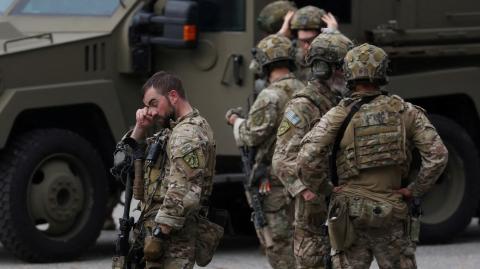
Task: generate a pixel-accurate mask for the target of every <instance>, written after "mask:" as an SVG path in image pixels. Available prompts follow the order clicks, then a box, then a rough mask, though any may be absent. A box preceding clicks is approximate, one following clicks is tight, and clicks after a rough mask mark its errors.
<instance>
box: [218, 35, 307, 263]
mask: <svg viewBox="0 0 480 269" xmlns="http://www.w3.org/2000/svg"><path fill="white" fill-rule="evenodd" d="M254 57H255V58H256V60H257V61H258V62H259V63H260V64H261V66H262V69H263V73H264V74H265V75H266V76H267V78H268V82H269V86H268V87H267V88H265V89H264V90H262V91H261V92H260V94H259V95H258V97H257V99H256V100H255V102H254V103H253V105H252V107H251V109H250V111H249V114H248V118H247V119H243V118H240V116H239V115H237V114H235V113H232V111H231V110H230V111H229V112H227V115H226V118H227V121H228V123H229V124H231V125H233V133H234V137H235V141H236V143H237V145H238V146H248V147H255V148H256V150H257V153H256V155H255V164H254V166H253V170H254V171H255V169H257V168H258V167H260V166H263V165H265V166H266V167H267V177H266V178H264V179H262V184H260V186H259V189H260V191H261V193H263V194H264V195H263V201H262V209H263V211H264V213H265V215H266V219H267V223H268V228H269V230H270V232H271V235H272V239H273V244H272V245H265V248H266V253H267V256H268V260H269V262H270V265H271V266H272V267H273V268H276V269H280V268H285V269H287V268H293V267H294V266H295V262H294V257H293V248H292V230H293V228H292V223H291V217H290V216H289V211H290V210H289V204H290V202H289V198H288V195H287V193H286V191H285V189H284V187H283V185H282V183H281V182H280V181H279V180H278V178H276V177H275V176H273V175H272V174H271V173H270V167H271V161H272V155H273V150H274V145H275V137H276V136H275V134H276V132H277V128H278V126H279V124H280V121H281V120H282V115H283V111H284V109H285V105H286V104H287V102H288V100H290V97H291V96H292V94H294V92H296V91H297V90H300V89H302V88H303V87H304V84H303V83H301V82H300V81H298V80H297V79H296V78H295V76H294V75H293V74H292V73H291V71H293V70H294V69H295V63H294V50H293V47H292V44H291V42H290V40H289V39H288V38H286V37H284V36H281V35H270V36H267V37H266V38H264V39H263V40H261V41H260V42H259V43H258V46H257V48H256V51H255V52H254ZM259 239H260V241H261V242H262V244H265V243H266V242H265V241H264V238H263V236H262V235H261V234H260V235H259Z"/></svg>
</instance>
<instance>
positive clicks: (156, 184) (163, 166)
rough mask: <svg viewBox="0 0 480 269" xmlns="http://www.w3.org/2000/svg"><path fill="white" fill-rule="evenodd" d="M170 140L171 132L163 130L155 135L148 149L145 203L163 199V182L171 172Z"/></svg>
mask: <svg viewBox="0 0 480 269" xmlns="http://www.w3.org/2000/svg"><path fill="white" fill-rule="evenodd" d="M169 138H170V130H168V129H163V130H162V131H161V132H159V133H157V134H155V135H154V137H153V138H152V139H151V140H150V141H149V143H148V147H147V156H146V158H145V162H144V167H143V171H144V175H143V182H144V186H143V189H144V196H143V199H142V200H143V201H144V202H146V203H149V202H151V201H156V202H158V201H160V199H161V181H162V180H163V179H164V178H165V175H166V174H167V173H168V170H169V163H168V156H167V143H168V139H169Z"/></svg>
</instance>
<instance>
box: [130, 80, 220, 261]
mask: <svg viewBox="0 0 480 269" xmlns="http://www.w3.org/2000/svg"><path fill="white" fill-rule="evenodd" d="M143 103H144V104H145V107H144V108H142V109H138V110H137V112H136V124H135V128H134V129H133V131H132V132H131V133H129V134H127V137H128V136H129V137H131V138H133V139H134V140H135V141H136V142H137V143H138V144H139V145H145V143H146V144H147V145H146V146H147V151H146V152H148V153H149V154H151V152H152V149H153V148H155V146H154V145H155V144H156V142H158V141H159V140H161V139H164V137H161V134H164V132H162V133H157V134H155V135H154V136H153V137H149V138H146V137H145V136H146V131H147V129H148V128H149V127H151V126H152V125H153V124H155V123H159V124H160V125H161V127H163V128H169V129H171V134H170V135H169V139H168V143H167V144H166V149H165V151H164V152H158V153H156V154H160V157H159V158H158V160H157V161H154V162H153V163H148V161H146V162H145V163H144V169H143V176H144V177H143V179H144V181H143V184H144V186H143V187H144V188H141V189H143V190H144V192H143V191H141V190H140V193H143V196H141V197H136V198H137V199H139V200H140V202H141V204H140V205H141V209H142V213H141V217H140V220H139V221H138V223H137V226H136V228H135V232H136V233H137V236H138V235H139V234H143V237H145V242H144V244H145V245H144V259H145V262H146V268H165V269H166V268H168V269H170V268H171V269H176V268H178V269H184V268H193V266H194V264H195V261H196V260H198V258H199V257H197V256H196V254H195V253H196V252H197V253H198V249H196V247H197V246H196V243H197V236H198V231H197V229H198V228H199V227H198V225H199V224H198V223H199V221H198V220H199V218H200V217H202V215H204V214H205V211H206V210H207V208H206V205H207V201H208V199H209V196H210V194H211V190H212V178H213V174H214V168H215V141H214V138H213V134H212V130H211V128H210V126H209V124H208V123H207V121H206V120H205V119H204V118H203V117H201V116H200V114H199V112H198V110H197V109H195V108H193V107H192V106H191V105H190V103H189V102H188V100H187V99H186V96H185V91H184V89H183V86H182V83H181V81H180V80H179V79H178V78H177V77H175V76H173V75H171V74H168V73H166V72H158V73H156V74H154V75H153V76H152V77H151V78H150V79H149V80H148V81H147V82H146V83H145V85H144V86H143ZM148 158H149V157H148V156H147V159H148ZM162 163H163V165H162ZM136 172H137V171H136ZM138 187H139V186H134V190H135V188H137V190H138ZM134 195H135V193H134ZM137 195H138V193H137Z"/></svg>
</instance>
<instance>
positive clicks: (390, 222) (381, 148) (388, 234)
mask: <svg viewBox="0 0 480 269" xmlns="http://www.w3.org/2000/svg"><path fill="white" fill-rule="evenodd" d="M387 64H388V58H387V55H386V53H385V52H384V51H383V50H382V49H380V48H378V47H375V46H372V45H369V44H363V45H361V46H358V47H356V48H354V49H352V50H351V51H349V52H348V53H347V55H346V57H345V62H344V72H345V77H346V79H347V82H348V85H349V87H351V89H352V90H353V94H352V95H351V97H350V98H345V99H343V100H342V101H341V102H340V104H339V105H338V106H336V107H334V108H333V109H331V110H330V111H329V112H328V113H327V114H325V116H323V117H322V119H321V120H320V122H318V123H317V124H316V125H315V126H314V128H313V129H312V131H310V132H309V133H308V134H307V135H306V136H305V138H304V139H303V140H302V148H301V150H300V153H299V155H298V157H297V164H298V166H297V174H298V176H299V178H300V179H301V181H302V183H304V184H305V186H306V187H307V188H309V189H310V190H312V191H319V190H320V189H321V188H322V186H323V185H325V184H326V183H325V182H326V181H328V180H329V178H328V174H329V173H328V172H329V171H328V157H327V156H328V155H329V152H330V147H331V146H332V145H335V144H336V143H339V144H338V151H335V152H332V156H335V154H336V157H335V160H334V163H332V164H334V165H332V169H333V168H335V171H332V172H333V173H332V174H333V175H335V173H334V172H336V174H337V175H338V180H339V186H338V187H335V188H334V195H333V197H332V200H331V204H330V211H329V219H328V223H329V235H330V239H331V243H332V248H333V247H334V244H335V245H336V247H335V249H332V253H333V257H332V260H333V265H334V268H355V269H357V268H358V269H361V268H369V267H370V264H371V262H372V260H373V257H375V259H376V260H377V262H378V264H379V267H380V268H402V269H407V268H416V262H415V241H416V240H417V239H418V231H419V227H418V225H419V221H418V220H416V219H415V218H412V215H410V214H409V212H408V204H407V201H409V200H410V199H411V198H412V197H421V196H422V195H423V194H425V192H427V191H428V190H429V189H430V188H431V187H432V185H433V184H434V183H435V181H436V180H437V178H438V177H439V176H440V174H441V173H442V171H443V169H444V168H445V165H446V163H447V159H448V152H447V149H446V147H445V146H444V144H443V143H442V140H441V139H440V137H439V135H438V133H437V132H436V130H435V128H434V127H433V125H432V124H431V123H430V121H429V120H428V118H427V116H426V113H425V111H424V110H423V109H422V108H420V107H417V106H414V105H412V104H410V103H408V102H405V101H404V100H403V99H402V98H400V97H399V96H395V95H393V96H389V95H386V94H385V92H382V91H380V89H379V87H380V86H381V85H384V84H386V83H387V77H386V70H387ZM359 102H362V103H363V105H357V104H358V103H359ZM352 108H355V109H356V108H359V109H358V111H357V112H356V113H355V114H354V115H353V117H352V118H351V120H350V121H349V123H348V125H346V129H344V130H345V132H344V134H343V135H340V136H339V137H338V139H336V137H337V135H338V133H339V132H341V130H340V127H341V125H342V123H343V122H344V121H345V119H346V118H347V115H348V114H349V112H350V111H351V109H352ZM336 141H338V142H336ZM334 142H335V144H334ZM334 147H335V148H337V147H336V146H334ZM413 147H415V148H417V149H418V151H419V153H420V155H421V166H420V169H419V171H418V173H417V174H416V177H415V178H414V179H413V180H412V181H411V183H410V184H409V185H408V187H405V188H402V186H401V183H402V179H404V178H406V177H407V175H408V172H409V164H410V161H411V152H412V150H413ZM332 159H333V157H332ZM332 178H334V176H332Z"/></svg>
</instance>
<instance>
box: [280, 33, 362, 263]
mask: <svg viewBox="0 0 480 269" xmlns="http://www.w3.org/2000/svg"><path fill="white" fill-rule="evenodd" d="M351 47H353V43H352V42H351V41H350V39H348V38H347V37H345V36H344V35H342V34H320V35H318V36H317V37H316V38H315V40H313V42H312V45H311V46H310V47H309V49H308V52H307V57H306V60H307V63H308V64H309V66H310V67H311V68H312V70H313V71H312V73H313V79H312V80H310V81H309V82H308V84H307V86H306V87H305V88H303V89H302V90H301V91H298V92H296V93H295V94H294V95H293V97H292V100H290V101H289V102H288V104H287V107H286V109H285V114H284V116H283V120H282V122H281V124H280V127H279V129H278V132H277V143H276V147H275V153H274V155H273V162H272V168H273V173H274V174H275V175H276V176H277V177H278V178H279V179H280V181H281V182H282V183H283V185H284V186H285V188H286V189H287V190H288V192H289V193H290V195H292V196H293V197H295V232H294V254H295V260H296V264H297V267H296V268H299V269H307V268H312V269H313V268H322V266H323V265H322V257H323V256H324V255H328V254H329V252H328V238H327V237H325V236H323V235H322V230H321V229H322V225H323V223H325V219H326V215H327V207H326V205H325V199H326V198H325V193H313V192H310V191H309V190H308V189H307V188H306V186H305V185H303V183H302V182H301V181H300V180H298V178H297V177H296V159H297V155H298V151H299V150H300V141H301V140H302V138H303V137H304V136H305V134H306V133H307V132H308V131H310V129H311V128H312V127H313V125H314V124H315V122H317V121H318V120H319V119H320V118H321V117H322V116H323V115H324V114H325V113H327V111H328V110H330V109H331V108H332V107H334V106H335V105H337V103H338V101H339V100H340V95H341V94H342V93H343V92H344V90H343V88H345V87H346V83H345V80H344V77H343V71H342V65H341V64H342V62H343V58H344V57H345V54H346V53H347V51H348V50H349V49H350V48H351ZM338 81H340V83H339V82H338ZM339 85H340V86H339ZM339 87H340V88H339ZM302 195H303V196H305V197H306V198H304V197H303V196H302Z"/></svg>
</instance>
